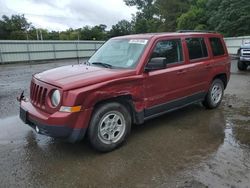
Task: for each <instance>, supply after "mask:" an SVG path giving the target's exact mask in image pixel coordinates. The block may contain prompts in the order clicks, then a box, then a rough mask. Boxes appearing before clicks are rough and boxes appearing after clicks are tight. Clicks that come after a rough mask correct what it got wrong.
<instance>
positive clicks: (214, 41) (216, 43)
mask: <svg viewBox="0 0 250 188" xmlns="http://www.w3.org/2000/svg"><path fill="white" fill-rule="evenodd" d="M209 41H210V45H211V47H212V52H213V55H214V56H221V55H224V54H225V50H224V47H223V45H222V42H221V39H220V38H217V37H214V38H209Z"/></svg>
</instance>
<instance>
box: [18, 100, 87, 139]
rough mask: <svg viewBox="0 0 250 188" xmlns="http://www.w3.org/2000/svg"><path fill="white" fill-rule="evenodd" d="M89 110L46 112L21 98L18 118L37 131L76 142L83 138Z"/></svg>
mask: <svg viewBox="0 0 250 188" xmlns="http://www.w3.org/2000/svg"><path fill="white" fill-rule="evenodd" d="M90 114H91V110H88V109H85V110H84V111H81V112H77V113H65V112H55V113H54V114H48V113H46V112H43V111H41V110H39V109H37V108H36V107H34V106H33V105H32V104H31V102H29V101H27V100H21V102H20V118H21V119H22V121H23V122H24V123H26V124H28V125H29V126H30V127H32V128H33V129H35V130H36V131H37V133H39V134H43V135H47V136H50V137H53V138H59V139H63V140H67V141H69V142H77V141H80V140H82V139H83V138H84V135H85V133H86V130H87V127H88V122H89V119H90Z"/></svg>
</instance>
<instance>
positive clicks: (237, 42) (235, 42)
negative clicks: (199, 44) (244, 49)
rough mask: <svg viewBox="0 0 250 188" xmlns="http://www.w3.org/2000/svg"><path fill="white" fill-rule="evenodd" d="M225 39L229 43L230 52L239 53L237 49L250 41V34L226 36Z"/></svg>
mask: <svg viewBox="0 0 250 188" xmlns="http://www.w3.org/2000/svg"><path fill="white" fill-rule="evenodd" d="M224 40H225V42H226V45H227V49H228V53H229V54H237V51H238V49H239V48H240V46H241V45H243V44H245V43H249V42H250V36H244V37H230V38H224Z"/></svg>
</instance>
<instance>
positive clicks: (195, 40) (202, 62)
mask: <svg viewBox="0 0 250 188" xmlns="http://www.w3.org/2000/svg"><path fill="white" fill-rule="evenodd" d="M185 42H186V48H187V51H188V59H189V60H188V64H189V66H188V70H187V81H188V83H189V84H188V88H187V93H188V95H194V94H195V93H200V94H201V95H202V94H203V95H204V96H205V93H206V89H207V83H208V76H209V69H210V67H211V64H212V63H213V62H212V60H211V58H210V53H209V50H208V40H207V38H205V37H188V38H186V39H185Z"/></svg>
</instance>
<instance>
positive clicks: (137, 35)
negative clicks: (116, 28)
mask: <svg viewBox="0 0 250 188" xmlns="http://www.w3.org/2000/svg"><path fill="white" fill-rule="evenodd" d="M190 35H221V34H219V33H212V32H169V33H167V32H164V33H143V34H133V35H125V36H120V37H115V38H117V39H123V38H124V39H126V38H143V39H151V38H153V37H167V36H169V37H171V36H190Z"/></svg>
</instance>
